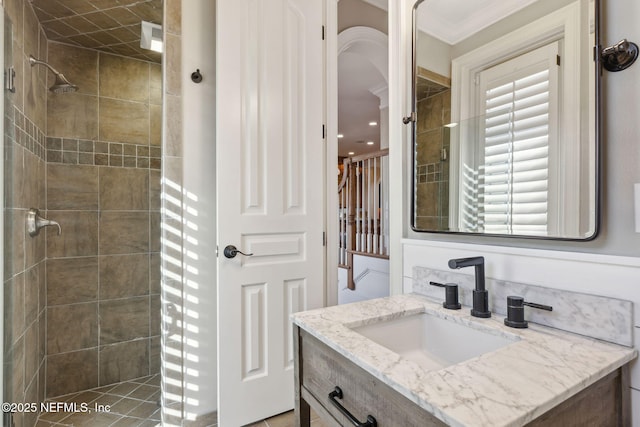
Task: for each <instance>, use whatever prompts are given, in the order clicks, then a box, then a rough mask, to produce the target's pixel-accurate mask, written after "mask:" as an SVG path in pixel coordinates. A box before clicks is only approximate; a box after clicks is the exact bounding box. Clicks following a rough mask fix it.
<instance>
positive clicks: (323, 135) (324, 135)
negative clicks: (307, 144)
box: [322, 125, 327, 139]
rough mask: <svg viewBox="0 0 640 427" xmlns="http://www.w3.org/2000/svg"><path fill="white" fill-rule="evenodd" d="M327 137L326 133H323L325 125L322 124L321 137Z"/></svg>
mask: <svg viewBox="0 0 640 427" xmlns="http://www.w3.org/2000/svg"><path fill="white" fill-rule="evenodd" d="M326 138H327V134H326V133H325V126H324V125H322V139H326Z"/></svg>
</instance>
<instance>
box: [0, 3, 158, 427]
mask: <svg viewBox="0 0 640 427" xmlns="http://www.w3.org/2000/svg"><path fill="white" fill-rule="evenodd" d="M3 3H4V7H5V13H6V19H5V22H6V25H5V29H6V31H5V47H4V48H5V67H9V66H13V67H14V68H15V71H16V78H15V92H13V93H12V92H8V91H5V117H4V120H5V135H4V142H5V149H4V164H5V176H4V179H5V184H4V186H5V188H4V212H5V224H4V231H5V240H4V242H3V243H4V280H3V285H4V313H5V317H4V330H5V339H4V343H3V344H4V350H5V352H4V362H5V364H4V366H3V369H4V373H5V381H4V384H3V387H4V390H3V391H4V397H5V401H11V402H36V403H37V402H41V401H43V400H44V399H45V398H47V397H53V396H59V395H63V394H67V393H71V392H75V391H80V390H85V389H90V388H95V387H99V386H102V385H106V384H111V383H115V382H119V381H123V380H128V379H132V378H137V377H143V376H147V375H150V374H155V373H158V372H159V370H160V254H159V253H160V168H161V131H162V124H161V109H162V107H161V104H162V87H161V86H162V84H161V66H160V64H157V63H151V62H147V61H142V60H136V59H132V58H126V57H122V56H118V55H113V54H108V53H102V52H98V51H96V50H92V49H84V48H79V47H73V46H69V45H64V44H60V43H55V42H50V41H48V40H47V38H46V35H45V33H44V31H43V30H42V28H41V26H40V25H39V23H38V20H37V18H36V16H35V13H34V11H33V8H32V6H31V3H30V2H29V1H23V0H4V1H3ZM29 55H33V56H34V57H37V58H38V59H42V60H43V61H46V62H48V63H49V64H51V65H52V66H53V67H54V68H56V69H57V70H59V71H61V72H62V73H64V75H65V76H66V77H67V78H68V79H69V80H70V81H71V82H72V83H73V84H75V85H77V86H78V87H79V90H78V91H77V92H75V93H64V94H55V93H51V92H49V91H48V88H49V86H51V84H52V83H53V76H52V74H51V73H50V72H49V71H48V70H47V68H46V67H31V66H30V64H29V61H28V58H29ZM29 208H37V209H39V210H40V211H41V214H42V215H43V216H45V217H47V218H49V219H52V220H55V221H58V222H59V223H60V225H61V227H62V234H61V235H60V236H58V235H57V234H56V232H55V231H54V230H51V229H48V230H46V231H45V230H43V231H41V232H40V234H39V235H38V236H36V237H33V238H32V237H29V236H28V235H27V234H26V232H25V221H26V213H27V211H28V209H29ZM13 416H14V420H15V422H16V425H25V426H32V425H34V424H35V421H36V417H37V413H16V414H14V415H13Z"/></svg>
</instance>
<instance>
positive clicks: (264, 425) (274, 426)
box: [246, 409, 326, 427]
mask: <svg viewBox="0 0 640 427" xmlns="http://www.w3.org/2000/svg"><path fill="white" fill-rule="evenodd" d="M293 420H294V418H293V411H289V412H285V413H284V414H280V415H276V416H275V417H272V418H269V419H266V420H264V421H260V422H257V423H253V424H249V425H248V426H246V427H293V426H294V425H295V423H294V421H293ZM311 427H326V426H325V424H324V423H323V422H322V421H321V420H320V418H318V415H317V414H316V413H315V412H313V409H312V410H311Z"/></svg>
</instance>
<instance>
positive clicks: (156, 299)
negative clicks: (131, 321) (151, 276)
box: [149, 295, 162, 337]
mask: <svg viewBox="0 0 640 427" xmlns="http://www.w3.org/2000/svg"><path fill="white" fill-rule="evenodd" d="M150 298H151V305H150V313H149V323H150V324H149V334H150V335H151V336H152V337H153V336H157V335H160V322H161V320H160V319H161V314H162V313H161V307H160V295H151V297H150Z"/></svg>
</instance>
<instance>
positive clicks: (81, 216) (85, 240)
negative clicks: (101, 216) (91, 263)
mask: <svg viewBox="0 0 640 427" xmlns="http://www.w3.org/2000/svg"><path fill="white" fill-rule="evenodd" d="M47 216H48V217H49V219H51V220H54V221H58V222H59V223H60V227H61V228H62V234H61V235H59V236H58V235H57V233H58V231H57V229H55V227H53V228H52V227H47V257H48V258H61V257H74V256H93V255H97V254H98V213H97V212H91V211H55V210H49V211H48V212H47Z"/></svg>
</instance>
